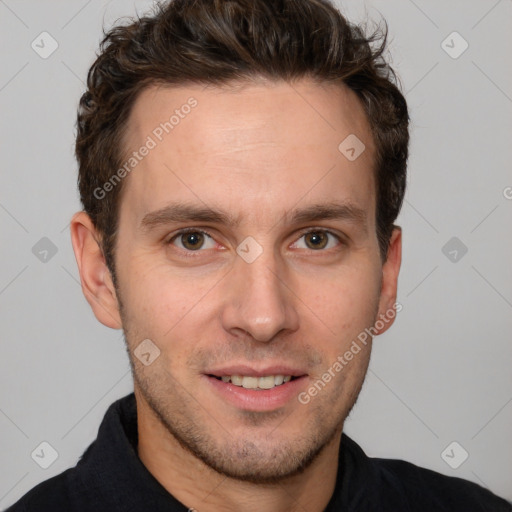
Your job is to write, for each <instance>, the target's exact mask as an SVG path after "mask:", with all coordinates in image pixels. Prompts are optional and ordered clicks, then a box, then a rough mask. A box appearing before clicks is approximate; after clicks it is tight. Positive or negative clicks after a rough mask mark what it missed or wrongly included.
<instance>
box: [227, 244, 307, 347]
mask: <svg viewBox="0 0 512 512" xmlns="http://www.w3.org/2000/svg"><path fill="white" fill-rule="evenodd" d="M287 280H288V281H289V279H287V274H286V272H285V270H284V264H283V263H282V262H281V261H278V260H277V259H276V257H275V256H274V254H272V251H271V250H265V251H263V253H262V254H261V255H260V256H259V257H258V258H257V259H256V260H255V261H253V262H252V263H248V262H247V261H245V260H244V259H243V258H241V257H238V256H237V258H236V261H235V263H234V268H233V269H232V270H231V272H229V274H228V276H227V279H226V282H225V283H224V290H223V292H224V293H223V295H224V301H223V311H222V323H223V327H224V329H226V331H228V332H231V333H236V331H240V330H242V331H245V332H246V333H247V334H249V335H250V336H251V337H252V338H253V339H255V340H256V341H259V342H270V341H272V340H273V339H274V338H275V337H276V335H277V334H278V333H279V332H281V331H283V330H289V331H295V330H297V329H298V326H299V316H298V314H297V309H296V301H295V300H294V299H295V296H294V294H293V292H292V290H291V287H290V285H289V283H287Z"/></svg>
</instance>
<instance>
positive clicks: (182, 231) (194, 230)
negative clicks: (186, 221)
mask: <svg viewBox="0 0 512 512" xmlns="http://www.w3.org/2000/svg"><path fill="white" fill-rule="evenodd" d="M318 232H321V233H327V234H329V235H332V236H333V237H334V238H335V239H336V240H337V241H338V242H339V244H340V245H346V244H345V242H344V240H343V239H342V238H341V237H340V236H339V235H337V234H336V233H333V232H332V231H329V230H328V229H324V228H308V229H306V230H304V231H301V232H300V235H299V237H298V238H297V240H300V239H301V238H302V237H303V236H304V235H307V234H308V233H318ZM186 233H202V234H204V235H206V236H208V237H210V238H212V239H214V238H213V236H212V235H211V234H210V233H208V231H205V230H204V229H198V228H194V227H190V228H183V229H180V230H179V231H177V232H176V233H175V234H174V235H173V236H172V237H171V238H170V239H169V240H168V241H167V242H166V244H167V245H172V242H173V241H174V240H176V238H178V237H179V236H181V235H183V234H186ZM178 249H181V247H178ZM331 249H333V248H332V247H331ZM181 250H182V251H185V252H186V254H187V256H191V257H195V256H193V254H194V253H198V252H202V251H201V250H200V249H198V250H197V251H190V250H187V249H181ZM307 250H309V251H311V252H319V253H321V252H328V251H329V249H319V250H314V249H307Z"/></svg>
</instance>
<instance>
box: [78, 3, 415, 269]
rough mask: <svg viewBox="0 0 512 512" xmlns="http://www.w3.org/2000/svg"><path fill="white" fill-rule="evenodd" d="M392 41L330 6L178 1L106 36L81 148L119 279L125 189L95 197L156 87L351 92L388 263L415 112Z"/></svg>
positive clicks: (89, 192)
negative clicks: (365, 139)
mask: <svg viewBox="0 0 512 512" xmlns="http://www.w3.org/2000/svg"><path fill="white" fill-rule="evenodd" d="M386 40H387V25H385V28H384V30H382V29H379V28H378V29H377V30H376V31H375V32H374V33H373V34H372V35H365V33H364V30H363V29H362V28H361V27H359V26H357V25H354V24H351V23H349V22H348V21H347V20H346V19H345V18H344V17H343V16H342V14H341V13H340V12H339V11H338V10H337V9H336V8H335V7H334V6H333V5H331V4H330V3H329V2H328V0H171V1H168V2H166V3H164V4H161V5H159V6H157V7H156V9H155V12H154V13H152V15H151V16H146V17H143V18H138V19H137V20H135V21H134V20H131V24H129V25H125V26H116V27H114V28H113V29H111V30H110V31H109V32H108V33H106V34H104V39H103V40H102V42H101V45H100V53H99V55H98V57H97V59H96V61H95V62H94V64H93V65H92V66H91V69H90V70H89V73H88V77H87V91H86V92H85V93H84V94H83V96H82V98H81V100H80V105H79V108H78V119H77V138H76V148H75V149H76V157H77V160H78V165H79V177H78V186H79V190H80V197H81V201H82V204H83V207H84V210H85V211H86V212H87V213H88V214H89V216H90V217H91V219H92V222H93V223H94V225H95V227H96V229H97V230H98V232H99V234H100V235H101V245H102V250H103V254H104V256H105V259H106V263H107V265H108V267H109V269H110V271H111V272H112V275H113V276H114V279H115V269H114V248H115V240H116V233H117V226H118V213H119V202H120V197H121V194H120V193H121V190H122V183H120V184H119V186H116V187H113V188H112V190H111V191H109V193H108V194H105V196H104V197H100V198H98V194H97V192H95V191H97V190H98V189H99V188H101V187H102V186H103V185H104V184H105V183H106V182H108V181H109V179H111V178H112V176H113V175H114V173H115V172H116V170H118V169H119V167H120V166H121V165H122V161H121V160H122V154H123V147H122V141H123V135H124V133H125V130H126V124H127V119H128V116H129V114H130V111H131V109H132V106H133V104H134V102H135V100H136V99H137V97H138V95H139V94H140V93H141V91H142V90H144V89H145V88H147V87H148V86H150V85H153V84H169V85H174V84H175V85H183V84H186V83H195V84H213V85H223V84H229V82H234V81H239V80H251V79H255V78H268V79H272V80H285V81H290V82H291V81H292V80H296V79H300V78H306V77H308V78H312V79H314V80H316V81H318V82H331V83H336V82H338V83H344V84H345V85H347V86H348V87H349V88H350V89H351V90H353V91H354V92H355V93H356V94H357V96H358V97H359V99H360V100H361V102H362V104H363V106H364V109H365V112H366V115H367V118H368V121H369V124H370V126H371V130H372V134H373V137H374V141H375V146H376V155H375V158H376V161H375V170H376V171H375V179H376V190H377V214H376V215H377V218H376V224H377V237H378V241H379V247H380V253H381V258H382V261H385V259H386V256H387V249H388V246H389V240H390V237H391V233H392V230H393V227H394V224H393V223H394V221H395V220H396V217H397V216H398V213H399V211H400V208H401V206H402V202H403V196H404V193H405V184H406V162H407V154H408V143H409V132H408V123H409V116H408V112H407V104H406V101H405V98H404V97H403V95H402V94H401V92H400V90H399V88H398V87H397V80H396V75H395V73H394V71H393V70H392V68H391V67H390V66H389V64H387V63H386V61H385V59H384V58H383V52H384V51H385V49H386ZM375 42H378V43H379V44H375Z"/></svg>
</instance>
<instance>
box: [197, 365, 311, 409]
mask: <svg viewBox="0 0 512 512" xmlns="http://www.w3.org/2000/svg"><path fill="white" fill-rule="evenodd" d="M226 370H229V372H226ZM232 370H236V371H233V373H231V371H232ZM222 372H223V373H222V374H221V375H244V374H245V375H250V376H254V377H256V376H260V377H261V376H264V375H293V372H291V373H287V372H290V370H289V369H288V370H286V371H281V370H279V369H278V368H272V369H270V368H267V369H265V370H262V371H260V372H255V371H254V370H253V369H250V371H248V370H246V371H242V367H240V366H237V367H236V368H235V367H233V368H229V369H223V370H222ZM224 372H226V373H224ZM273 372H275V373H273ZM212 375H216V374H214V373H210V374H209V375H206V374H203V375H202V378H203V379H204V380H205V384H206V385H207V386H208V387H209V389H211V390H212V393H213V394H214V395H216V396H218V397H219V398H220V399H221V400H222V401H223V402H227V403H228V404H230V405H232V406H234V407H235V408H236V409H241V410H245V411H254V412H259V411H261V412H265V411H273V410H276V409H279V408H282V407H284V406H286V405H287V404H289V403H290V402H291V401H292V400H294V399H295V398H297V396H298V395H299V393H300V392H301V391H303V389H304V388H305V387H306V384H307V375H304V374H300V376H298V375H297V376H296V378H295V379H293V380H291V381H289V382H286V383H285V384H281V385H280V386H275V387H273V388H272V389H261V390H257V389H245V388H243V387H241V386H235V385H234V384H232V383H231V382H223V381H222V380H218V379H217V378H215V377H213V376H212ZM221 375H219V377H220V376H221Z"/></svg>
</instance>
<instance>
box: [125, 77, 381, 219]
mask: <svg viewBox="0 0 512 512" xmlns="http://www.w3.org/2000/svg"><path fill="white" fill-rule="evenodd" d="M354 137H357V139H354ZM347 138H348V139H347ZM345 140H348V141H349V142H350V143H352V144H351V145H352V146H353V145H354V144H353V142H354V140H356V141H360V142H361V143H362V144H364V147H365V149H364V151H363V152H362V154H361V155H360V156H359V157H358V158H357V159H356V160H352V161H351V160H350V159H349V158H347V156H346V154H344V153H342V152H341V151H340V149H339V146H340V143H342V142H343V141H345ZM356 144H359V142H356ZM345 145H346V144H345ZM144 146H146V147H148V148H150V149H149V150H147V151H141V150H142V148H143V147H144ZM344 147H345V146H344V145H343V144H342V149H343V148H344ZM361 147H362V146H360V147H359V146H358V147H356V150H358V151H359V150H360V149H361ZM125 148H126V154H125V161H127V160H128V158H130V155H132V154H133V152H137V153H139V156H138V158H139V159H138V160H137V162H136V165H135V166H134V167H133V169H132V170H131V171H130V172H129V173H128V175H127V178H126V180H125V183H123V187H125V190H124V193H123V196H124V198H123V200H122V203H125V202H128V203H129V209H130V211H131V212H132V214H133V215H138V217H139V218H141V216H143V215H145V214H146V213H147V212H148V211H150V210H156V209H158V208H159V207H164V206H165V205H166V204H167V203H169V202H170V201H172V200H173V199H179V200H180V201H185V202H195V203H198V204H200V203H202V204H203V205H205V204H207V205H208V206H219V207H221V206H222V207H223V208H224V209H226V208H227V209H230V210H231V211H233V212H234V210H236V212H234V213H236V214H237V215H239V216H242V217H243V211H244V210H250V211H252V212H253V217H255V216H260V220H261V221H262V222H264V221H265V219H264V215H265V213H268V214H269V215H270V214H271V213H272V212H274V214H276V212H277V210H278V209H280V211H281V213H282V212H286V211H287V210H289V209H291V208H292V207H294V206H296V205H297V203H298V202H299V201H301V200H307V199H308V198H310V199H312V200H314V201H315V203H318V202H319V200H324V199H325V200H326V201H330V202H333V201H336V200H344V199H345V200H350V202H351V203H356V204H357V205H358V206H359V207H361V208H363V209H366V210H370V209H372V208H373V202H374V188H375V187H374V180H373V160H374V157H373V155H374V144H373V140H372V136H371V130H370V127H369V125H368V122H367V119H366V115H365V113H364V110H363V107H362V105H361V103H360V101H359V100H358V98H357V97H356V95H355V93H353V92H352V91H350V90H349V89H348V88H346V87H345V86H339V85H326V84H322V85H318V84H315V83H314V82H312V81H308V80H301V81H297V82H295V83H293V84H289V83H285V82H274V83H269V82H261V83H239V84H237V85H236V86H233V85H228V86H223V87H212V86H209V87H206V88H205V87H204V86H200V85H190V86H180V87H166V86H152V87H150V88H148V89H146V90H145V91H143V92H142V93H141V95H140V96H139V98H138V99H137V101H136V102H135V104H134V107H133V109H132V112H131V115H130V118H129V121H128V125H127V130H126V137H125ZM142 152H144V153H145V156H143V157H140V153H142ZM349 155H350V153H349ZM134 163H135V162H134ZM122 208H123V206H122ZM266 220H268V221H269V222H270V218H268V219H266Z"/></svg>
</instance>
